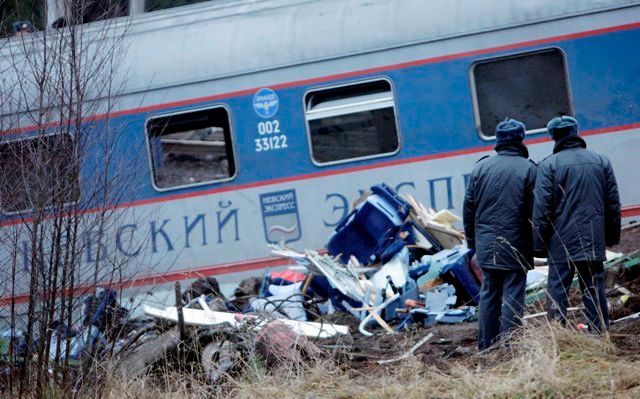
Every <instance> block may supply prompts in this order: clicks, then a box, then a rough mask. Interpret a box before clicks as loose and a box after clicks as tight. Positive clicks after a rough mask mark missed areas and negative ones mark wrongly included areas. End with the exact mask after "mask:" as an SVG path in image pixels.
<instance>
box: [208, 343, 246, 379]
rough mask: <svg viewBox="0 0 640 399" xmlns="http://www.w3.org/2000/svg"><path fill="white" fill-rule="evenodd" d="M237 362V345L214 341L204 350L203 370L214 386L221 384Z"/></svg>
mask: <svg viewBox="0 0 640 399" xmlns="http://www.w3.org/2000/svg"><path fill="white" fill-rule="evenodd" d="M237 361H238V355H237V353H236V350H235V345H234V344H233V343H232V342H230V341H213V342H211V343H209V344H208V345H207V346H205V347H204V349H203V350H202V360H201V362H202V368H203V369H204V374H205V378H206V379H207V380H208V381H209V382H210V383H212V384H215V383H217V382H219V381H220V380H221V379H222V377H224V375H225V374H226V373H228V372H229V371H230V370H231V369H232V368H233V366H235V365H236V363H237Z"/></svg>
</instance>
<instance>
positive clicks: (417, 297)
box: [272, 184, 482, 336]
mask: <svg viewBox="0 0 640 399" xmlns="http://www.w3.org/2000/svg"><path fill="white" fill-rule="evenodd" d="M458 221H460V219H459V218H458V217H457V216H456V215H454V214H452V213H451V212H449V211H448V210H444V211H440V212H435V211H434V210H432V209H427V208H425V207H424V206H423V205H422V204H420V203H419V202H417V201H416V200H415V199H413V198H412V197H410V196H406V197H401V196H399V195H398V194H397V193H396V192H395V191H394V190H393V189H391V188H390V187H389V186H387V185H385V184H380V185H376V186H373V187H371V191H369V192H367V193H365V194H364V195H363V196H362V197H361V198H360V199H358V200H357V201H356V203H355V206H354V209H353V210H352V212H351V213H350V214H349V215H348V216H347V217H346V218H345V219H344V220H343V221H342V222H341V223H340V224H339V225H338V226H337V227H336V229H335V231H334V232H333V234H332V235H331V237H330V239H329V242H328V244H327V251H326V253H324V251H323V253H320V252H318V251H314V250H307V251H304V252H302V253H301V252H297V251H294V250H291V249H287V248H283V247H277V246H273V247H272V252H273V254H274V255H276V256H281V257H287V258H290V259H292V260H294V261H295V263H296V264H297V267H292V268H290V269H291V270H292V271H295V272H298V273H302V274H303V278H304V280H302V281H301V282H300V283H298V286H296V287H290V288H289V290H288V291H287V295H296V294H299V295H303V296H304V297H311V298H313V299H314V300H315V302H316V303H320V304H321V306H319V309H320V311H321V313H323V314H326V313H333V312H334V311H336V310H339V311H345V312H349V313H351V314H352V315H354V316H355V317H357V318H359V319H360V321H361V322H360V326H359V331H360V333H362V334H363V335H366V336H371V335H373V333H372V332H371V331H369V329H370V328H371V327H373V326H377V327H381V328H383V329H384V330H385V331H386V332H388V333H394V332H396V331H397V330H401V329H407V328H410V327H411V326H412V325H413V324H420V325H427V326H430V325H433V324H436V323H459V322H462V321H467V320H472V319H473V318H474V317H475V306H476V305H477V303H478V296H479V291H480V285H481V282H482V273H481V272H480V270H479V268H478V267H477V266H476V264H475V261H474V258H473V254H474V252H473V250H471V249H469V248H467V246H466V244H465V241H464V235H463V234H461V233H460V232H459V231H458V230H456V229H455V228H454V227H453V223H455V222H458ZM274 298H275V299H280V300H281V299H283V296H282V295H279V296H275V297H274ZM292 298H295V296H292ZM288 316H290V317H291V316H293V314H288ZM394 324H395V328H392V327H391V325H394Z"/></svg>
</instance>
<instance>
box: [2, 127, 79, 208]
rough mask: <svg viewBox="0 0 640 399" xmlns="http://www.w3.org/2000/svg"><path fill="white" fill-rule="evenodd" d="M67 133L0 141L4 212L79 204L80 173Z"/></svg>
mask: <svg viewBox="0 0 640 399" xmlns="http://www.w3.org/2000/svg"><path fill="white" fill-rule="evenodd" d="M74 147H75V146H74V140H73V138H72V136H71V135H70V134H67V133H64V134H62V133H59V134H46V135H38V136H33V137H28V138H24V139H17V140H8V141H5V142H0V187H1V189H0V206H1V207H2V211H3V212H7V213H11V212H19V211H28V210H43V209H47V208H53V209H55V208H59V207H62V206H64V205H66V204H70V203H74V202H77V201H78V198H79V197H80V183H79V181H80V180H79V179H80V174H79V162H78V157H77V156H75V155H74V154H75V153H76V152H75V149H74Z"/></svg>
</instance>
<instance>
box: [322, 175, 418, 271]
mask: <svg viewBox="0 0 640 399" xmlns="http://www.w3.org/2000/svg"><path fill="white" fill-rule="evenodd" d="M371 192H372V194H371V195H370V196H369V197H367V199H366V200H365V201H364V202H363V203H361V204H360V205H358V206H357V207H356V209H354V210H353V211H352V212H351V213H350V214H349V215H348V216H347V217H346V218H345V219H344V220H343V221H342V222H341V223H340V224H339V225H338V227H336V229H335V231H334V233H333V234H332V235H331V237H330V238H329V244H328V245H327V251H328V253H329V255H331V256H337V255H339V254H341V256H340V260H341V261H342V262H344V263H347V262H348V261H349V258H350V257H351V255H353V256H355V257H356V259H358V261H359V262H360V263H361V264H363V265H368V264H370V263H373V262H375V261H376V260H378V259H379V257H380V254H382V252H384V250H385V248H386V247H387V246H388V245H389V244H391V243H392V242H393V241H394V239H395V237H396V234H397V233H398V230H399V229H400V226H402V224H403V223H404V221H405V219H406V218H407V216H408V215H409V204H407V203H406V202H405V201H404V200H403V199H402V198H400V197H399V196H398V194H397V193H396V192H395V191H394V190H393V189H392V188H391V187H389V186H387V185H386V184H384V183H383V184H380V185H376V186H373V187H371Z"/></svg>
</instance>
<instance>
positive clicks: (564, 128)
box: [547, 116, 578, 141]
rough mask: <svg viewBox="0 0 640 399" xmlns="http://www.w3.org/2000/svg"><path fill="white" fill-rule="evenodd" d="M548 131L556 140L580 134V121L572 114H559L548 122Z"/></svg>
mask: <svg viewBox="0 0 640 399" xmlns="http://www.w3.org/2000/svg"><path fill="white" fill-rule="evenodd" d="M547 131H548V132H549V134H550V135H551V138H552V139H553V140H555V141H557V140H560V139H561V138H564V137H568V136H577V135H578V121H577V120H575V119H574V118H572V117H570V116H559V117H556V118H553V119H551V120H550V121H549V123H547Z"/></svg>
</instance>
